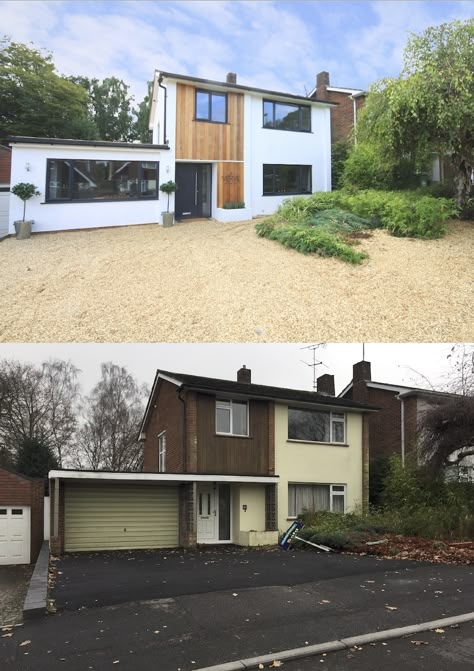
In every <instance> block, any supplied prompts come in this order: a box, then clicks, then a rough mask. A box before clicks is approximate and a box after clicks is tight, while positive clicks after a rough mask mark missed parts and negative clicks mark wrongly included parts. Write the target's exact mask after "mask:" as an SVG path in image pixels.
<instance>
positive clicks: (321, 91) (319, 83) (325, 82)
mask: <svg viewBox="0 0 474 671" xmlns="http://www.w3.org/2000/svg"><path fill="white" fill-rule="evenodd" d="M328 86H329V72H325V71H323V72H318V74H317V75H316V95H315V97H316V98H317V99H318V100H327V99H328V92H327V87H328Z"/></svg>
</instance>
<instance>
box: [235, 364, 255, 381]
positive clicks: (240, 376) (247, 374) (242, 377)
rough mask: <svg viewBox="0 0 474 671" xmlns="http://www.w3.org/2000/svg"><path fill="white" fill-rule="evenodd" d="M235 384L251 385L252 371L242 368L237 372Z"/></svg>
mask: <svg viewBox="0 0 474 671" xmlns="http://www.w3.org/2000/svg"><path fill="white" fill-rule="evenodd" d="M237 382H244V383H245V384H251V383H252V371H251V370H250V368H247V367H246V366H242V368H241V369H240V370H238V371H237Z"/></svg>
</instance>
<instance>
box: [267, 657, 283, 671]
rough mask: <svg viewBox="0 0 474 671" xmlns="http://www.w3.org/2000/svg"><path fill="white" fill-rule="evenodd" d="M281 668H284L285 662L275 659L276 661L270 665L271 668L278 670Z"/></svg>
mask: <svg viewBox="0 0 474 671" xmlns="http://www.w3.org/2000/svg"><path fill="white" fill-rule="evenodd" d="M279 666H283V662H279V661H278V660H277V659H275V661H274V662H272V663H271V664H270V666H269V668H270V669H276V668H278V667H279Z"/></svg>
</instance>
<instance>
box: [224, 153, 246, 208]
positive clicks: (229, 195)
mask: <svg viewBox="0 0 474 671" xmlns="http://www.w3.org/2000/svg"><path fill="white" fill-rule="evenodd" d="M243 200H244V164H243V163H218V164H217V207H224V203H235V202H237V201H239V202H243Z"/></svg>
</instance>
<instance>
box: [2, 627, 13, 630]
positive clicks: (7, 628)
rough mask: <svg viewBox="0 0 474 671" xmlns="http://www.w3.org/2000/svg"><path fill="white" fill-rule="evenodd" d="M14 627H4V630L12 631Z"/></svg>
mask: <svg viewBox="0 0 474 671" xmlns="http://www.w3.org/2000/svg"><path fill="white" fill-rule="evenodd" d="M12 629H13V627H2V631H11V630H12Z"/></svg>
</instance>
